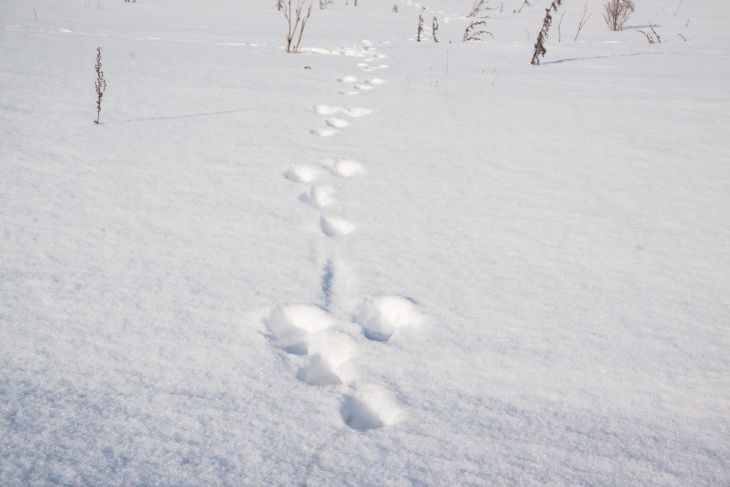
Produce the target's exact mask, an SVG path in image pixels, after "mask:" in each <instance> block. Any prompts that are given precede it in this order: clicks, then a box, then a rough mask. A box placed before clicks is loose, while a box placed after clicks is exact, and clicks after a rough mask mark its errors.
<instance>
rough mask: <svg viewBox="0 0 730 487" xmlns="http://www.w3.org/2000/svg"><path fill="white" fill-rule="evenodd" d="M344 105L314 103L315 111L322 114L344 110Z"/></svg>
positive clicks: (331, 113)
mask: <svg viewBox="0 0 730 487" xmlns="http://www.w3.org/2000/svg"><path fill="white" fill-rule="evenodd" d="M343 110H344V108H342V107H335V106H332V105H314V111H315V112H316V113H318V114H320V115H333V114H335V113H340V112H341V111H343Z"/></svg>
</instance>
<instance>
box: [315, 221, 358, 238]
mask: <svg viewBox="0 0 730 487" xmlns="http://www.w3.org/2000/svg"><path fill="white" fill-rule="evenodd" d="M319 225H320V228H321V229H322V233H324V234H325V235H327V236H328V237H337V236H339V235H348V234H350V233H352V232H354V231H355V225H354V224H353V223H352V222H350V221H349V220H346V219H344V218H341V217H337V216H322V217H321V218H320V220H319Z"/></svg>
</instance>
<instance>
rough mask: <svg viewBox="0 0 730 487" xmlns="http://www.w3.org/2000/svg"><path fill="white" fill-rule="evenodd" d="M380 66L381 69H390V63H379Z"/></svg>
mask: <svg viewBox="0 0 730 487" xmlns="http://www.w3.org/2000/svg"><path fill="white" fill-rule="evenodd" d="M378 67H379V68H380V69H388V65H387V64H380V65H378Z"/></svg>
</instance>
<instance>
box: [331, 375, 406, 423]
mask: <svg viewBox="0 0 730 487" xmlns="http://www.w3.org/2000/svg"><path fill="white" fill-rule="evenodd" d="M340 415H341V416H342V420H343V421H344V422H345V424H346V425H347V426H349V427H350V428H352V429H356V430H358V431H367V430H370V429H375V428H382V427H383V426H387V425H392V424H395V423H397V422H399V421H401V420H402V419H403V416H404V414H403V410H402V409H401V407H400V406H399V405H398V402H397V401H396V400H395V398H394V397H393V395H392V394H391V393H390V392H389V391H388V390H386V389H384V388H382V387H380V386H376V385H367V386H363V387H361V388H360V389H358V390H357V391H356V392H355V393H354V394H352V395H349V396H346V397H345V399H344V401H343V402H342V405H341V406H340Z"/></svg>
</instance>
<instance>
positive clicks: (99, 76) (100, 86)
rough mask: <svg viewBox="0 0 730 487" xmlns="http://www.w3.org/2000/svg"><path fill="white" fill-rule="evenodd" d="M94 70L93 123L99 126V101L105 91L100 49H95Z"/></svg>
mask: <svg viewBox="0 0 730 487" xmlns="http://www.w3.org/2000/svg"><path fill="white" fill-rule="evenodd" d="M94 69H95V70H96V83H94V87H95V88H96V120H94V123H95V124H97V125H99V117H100V116H101V99H102V97H103V96H104V92H105V91H106V80H105V79H104V71H102V70H101V47H97V48H96V65H95V66H94Z"/></svg>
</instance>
